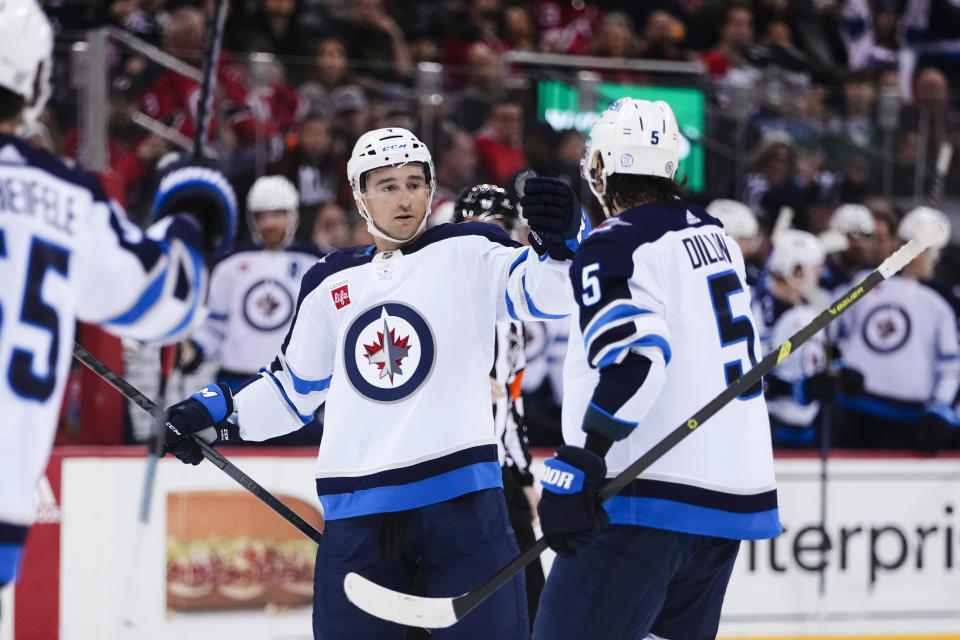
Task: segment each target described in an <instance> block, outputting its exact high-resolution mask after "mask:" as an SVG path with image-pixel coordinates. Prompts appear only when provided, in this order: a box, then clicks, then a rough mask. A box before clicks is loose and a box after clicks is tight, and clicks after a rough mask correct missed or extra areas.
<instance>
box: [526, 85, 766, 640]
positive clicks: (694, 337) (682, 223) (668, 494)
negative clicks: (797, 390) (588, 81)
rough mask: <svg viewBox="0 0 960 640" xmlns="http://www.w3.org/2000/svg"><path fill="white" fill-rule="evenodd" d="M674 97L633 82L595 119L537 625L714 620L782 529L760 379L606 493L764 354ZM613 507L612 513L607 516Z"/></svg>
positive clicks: (707, 625) (733, 251) (611, 628)
mask: <svg viewBox="0 0 960 640" xmlns="http://www.w3.org/2000/svg"><path fill="white" fill-rule="evenodd" d="M680 143H681V139H680V132H679V130H678V128H677V123H676V119H675V117H674V114H673V111H672V110H671V108H670V106H669V105H668V104H667V103H665V102H648V101H645V100H633V99H630V98H623V99H621V100H618V101H616V102H614V103H613V104H612V105H611V106H610V107H609V108H608V109H607V110H606V111H605V112H604V113H603V115H602V116H601V118H600V120H599V121H597V123H596V124H595V125H594V126H593V128H592V130H591V133H590V140H589V142H588V143H587V149H586V154H585V155H584V159H583V166H582V167H583V175H584V178H585V179H586V180H587V181H588V183H589V184H590V186H591V189H592V190H593V192H594V193H595V194H596V196H597V197H598V199H599V200H600V202H601V204H602V205H603V207H604V210H605V212H606V213H607V214H608V216H612V217H610V218H609V219H608V220H606V221H605V222H604V223H603V224H601V225H600V226H598V227H597V228H596V229H595V230H594V231H593V233H591V234H590V236H589V237H588V238H587V239H586V240H585V241H584V243H583V245H582V246H581V247H580V250H579V251H578V252H577V254H576V256H574V260H573V264H572V266H571V268H570V279H571V282H572V285H573V290H574V299H575V301H576V303H577V304H578V305H579V322H576V323H571V324H573V325H574V328H573V331H572V332H571V338H570V345H569V350H568V353H567V359H566V363H565V376H564V406H563V430H564V438H565V440H566V442H567V444H566V445H564V446H563V447H561V448H560V449H559V450H558V451H557V455H556V457H555V458H552V459H550V460H548V461H547V462H546V470H545V472H544V475H543V478H542V480H541V482H542V484H543V489H544V491H543V496H542V498H541V501H540V509H539V510H540V524H541V527H542V528H543V532H544V536H545V538H546V540H547V542H548V544H549V545H550V546H551V547H552V548H553V549H554V550H556V551H557V552H558V553H559V554H560V555H559V556H558V557H557V559H556V560H555V562H554V564H553V567H552V569H551V571H550V574H549V575H548V577H547V584H546V587H545V589H544V592H543V596H542V597H541V599H540V610H539V612H538V614H537V620H536V622H535V625H534V637H535V638H537V639H539V640H562V639H564V638H570V639H574V638H578V639H579V638H587V637H590V638H605V639H610V640H612V639H619V638H623V639H626V638H631V639H632V638H643V637H645V636H646V635H647V634H648V633H649V634H652V635H653V636H656V637H660V638H669V639H671V640H680V639H683V640H706V639H707V638H710V639H713V638H714V637H715V636H716V631H717V625H718V622H719V619H720V607H721V604H722V602H723V596H724V593H725V591H726V586H727V581H728V580H729V577H730V573H731V571H732V569H733V564H734V560H735V559H736V556H737V550H738V548H739V545H740V540H744V539H761V538H771V537H773V536H776V535H778V534H779V533H780V532H781V527H780V523H779V519H778V510H777V492H776V488H775V484H774V474H773V455H772V450H771V444H770V427H769V421H768V419H767V411H766V406H765V403H764V400H763V396H762V394H761V388H760V384H757V385H754V386H753V387H751V388H749V389H747V390H745V391H744V392H743V394H742V395H741V396H740V397H739V398H737V399H736V400H735V401H733V402H731V403H730V404H728V405H726V406H725V407H724V408H723V409H721V410H720V411H719V412H718V413H717V414H716V415H715V416H714V417H713V418H711V420H710V424H709V425H708V426H706V428H702V429H701V430H700V431H702V432H700V433H696V434H694V436H693V437H690V438H688V439H686V440H684V441H683V442H682V443H680V444H678V445H677V446H676V448H675V449H674V450H673V451H671V452H670V453H668V454H667V455H665V456H664V457H663V458H661V459H660V460H658V461H657V462H655V463H654V464H653V465H652V466H651V467H650V468H649V470H648V472H645V473H644V474H643V475H642V476H641V477H640V478H637V479H635V480H634V481H633V483H632V484H631V485H629V486H628V487H627V488H626V489H625V490H623V491H622V492H620V493H619V494H618V495H616V496H614V497H613V498H611V499H610V500H608V501H607V502H606V503H604V504H602V505H601V504H600V503H599V501H598V498H597V493H598V491H599V489H600V488H601V486H602V485H603V484H604V481H605V478H606V477H607V476H608V475H609V476H612V475H615V474H617V473H618V472H620V471H622V470H623V469H624V468H625V467H627V466H628V465H629V464H630V463H632V462H633V461H634V460H636V459H637V458H639V457H640V456H641V455H643V454H644V453H646V452H647V451H648V450H649V449H650V448H651V447H652V446H653V445H654V444H655V443H657V442H658V441H659V440H661V439H662V438H663V437H664V436H666V435H667V434H668V433H669V432H670V431H672V430H673V429H674V428H675V427H676V425H677V424H680V423H682V422H683V421H684V420H686V419H687V417H689V415H690V413H691V412H692V411H693V410H695V409H696V408H698V407H701V406H703V405H704V404H706V402H707V401H709V400H711V399H713V398H714V397H715V396H716V395H717V394H718V393H719V392H720V391H722V390H723V389H724V388H725V387H727V386H728V385H729V384H730V383H731V382H733V380H734V379H736V378H737V377H739V376H740V375H741V374H742V373H743V372H745V371H747V370H749V368H750V367H752V366H753V365H754V364H756V362H757V361H758V358H759V356H760V352H759V348H760V345H759V340H758V338H757V331H756V329H755V325H754V322H753V320H752V318H751V314H750V295H749V293H748V292H747V286H746V282H745V274H744V265H743V258H742V256H741V253H740V249H739V247H738V246H737V244H736V243H735V242H734V241H733V240H732V239H731V238H730V237H728V236H727V235H726V234H725V233H724V231H723V228H722V226H721V225H720V223H719V222H718V221H717V220H716V219H715V218H713V217H712V216H710V215H709V214H707V212H706V211H705V210H704V209H702V208H701V207H697V206H694V205H690V204H687V203H684V202H683V201H682V200H680V199H679V197H678V196H679V195H680V186H679V185H678V184H677V183H676V182H675V181H674V180H673V177H674V173H675V171H676V168H677V162H678V161H679V159H680ZM608 522H609V524H608Z"/></svg>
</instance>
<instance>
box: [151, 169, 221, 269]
mask: <svg viewBox="0 0 960 640" xmlns="http://www.w3.org/2000/svg"><path fill="white" fill-rule="evenodd" d="M208 164H209V163H208ZM163 172H164V175H163V177H162V178H161V179H160V184H159V186H158V187H157V192H156V194H154V198H153V212H154V219H156V220H160V219H161V218H165V217H167V216H173V217H175V218H185V219H187V220H189V221H190V222H191V223H192V224H193V225H194V226H195V227H196V228H197V229H198V230H199V234H200V236H201V240H200V246H199V247H197V248H198V249H200V250H202V251H203V253H204V254H205V255H207V256H209V257H217V256H223V255H224V254H226V253H227V251H229V250H230V247H231V246H232V245H233V239H234V236H235V235H236V231H237V197H236V195H235V194H234V192H233V187H232V186H230V183H229V182H228V181H227V178H226V177H225V176H224V175H223V174H222V173H221V172H220V171H219V170H217V169H216V168H215V167H213V166H207V165H205V164H202V163H193V161H192V160H191V161H186V160H174V161H173V162H171V163H169V164H167V165H165V166H164V168H163ZM171 226H173V225H171ZM176 235H178V236H181V235H183V234H182V233H180V232H176ZM182 239H183V240H184V241H185V242H188V243H191V244H194V242H192V241H191V238H189V237H182Z"/></svg>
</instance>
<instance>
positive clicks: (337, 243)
mask: <svg viewBox="0 0 960 640" xmlns="http://www.w3.org/2000/svg"><path fill="white" fill-rule="evenodd" d="M311 239H312V240H313V244H315V245H316V246H317V247H318V248H319V249H320V251H322V252H323V253H330V252H331V251H336V250H337V249H346V248H347V247H349V246H350V224H349V223H348V222H347V213H346V211H344V210H343V207H341V206H340V205H338V204H337V203H336V202H327V203H325V204H322V205H320V208H319V209H318V210H317V215H316V219H315V220H314V223H313V233H312V234H311Z"/></svg>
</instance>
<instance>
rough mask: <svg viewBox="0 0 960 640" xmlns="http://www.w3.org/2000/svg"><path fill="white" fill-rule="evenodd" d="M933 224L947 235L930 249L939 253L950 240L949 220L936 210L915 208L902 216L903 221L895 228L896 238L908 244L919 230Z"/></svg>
mask: <svg viewBox="0 0 960 640" xmlns="http://www.w3.org/2000/svg"><path fill="white" fill-rule="evenodd" d="M933 222H937V223H939V224H940V225H941V226H942V227H943V228H944V229H946V230H947V233H946V234H944V235H943V237H942V238H938V242H937V243H936V244H934V245H933V246H932V247H931V248H932V249H936V250H938V251H939V250H941V249H943V248H944V247H945V246H947V241H948V240H949V238H950V218H948V217H947V216H946V214H944V213H943V212H942V211H940V210H938V209H932V208H930V207H916V208H914V209H911V210H910V212H909V213H907V215H905V216H903V220H901V221H900V225H899V226H898V227H897V236H898V237H899V238H900V239H901V240H903V241H904V242H908V241H910V240H913V239H914V238H915V237H916V236H917V235H918V234H919V233H920V231H921V230H923V229H924V228H925V227H926V226H927V225H929V224H931V223H933Z"/></svg>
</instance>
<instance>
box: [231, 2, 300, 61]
mask: <svg viewBox="0 0 960 640" xmlns="http://www.w3.org/2000/svg"><path fill="white" fill-rule="evenodd" d="M302 14H303V11H302V8H300V7H298V6H297V0H258V1H257V2H256V5H255V9H254V10H253V11H251V12H244V11H242V10H240V11H235V12H233V13H232V14H231V15H230V18H229V20H228V23H227V27H226V29H225V30H224V38H225V43H224V44H225V46H226V47H227V48H228V49H229V50H231V51H262V52H267V53H273V54H276V55H278V56H282V57H286V58H289V57H294V56H306V55H308V53H309V50H310V48H309V42H310V38H311V34H310V33H309V32H308V30H307V28H306V27H305V26H304V21H303V20H301V19H300V18H299V16H301V15H302ZM290 71H291V72H293V71H295V67H293V65H291V69H290ZM295 75H296V74H295Z"/></svg>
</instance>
